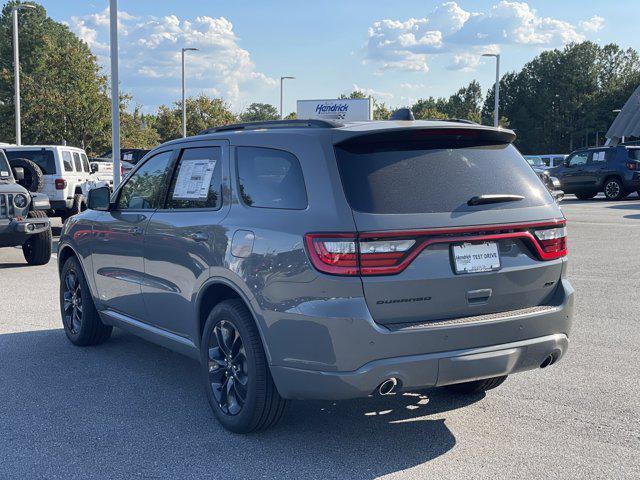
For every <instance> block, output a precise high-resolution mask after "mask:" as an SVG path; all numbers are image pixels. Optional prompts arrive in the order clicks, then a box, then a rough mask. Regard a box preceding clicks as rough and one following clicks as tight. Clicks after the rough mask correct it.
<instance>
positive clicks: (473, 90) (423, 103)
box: [411, 80, 482, 122]
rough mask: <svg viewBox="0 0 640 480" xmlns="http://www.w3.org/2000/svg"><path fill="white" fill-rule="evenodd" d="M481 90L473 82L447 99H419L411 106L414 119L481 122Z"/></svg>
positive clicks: (476, 83)
mask: <svg viewBox="0 0 640 480" xmlns="http://www.w3.org/2000/svg"><path fill="white" fill-rule="evenodd" d="M481 106H482V89H481V87H480V84H479V83H478V82H477V81H476V80H473V81H471V83H469V85H467V86H466V87H462V88H461V89H459V90H458V91H457V92H456V93H454V94H453V95H451V96H450V97H449V98H444V97H440V98H434V97H429V98H426V99H420V100H418V101H417V102H416V103H414V104H413V105H412V106H411V110H412V111H413V115H414V116H415V117H416V119H444V118H463V119H466V120H471V121H474V122H479V121H480V120H481V117H482V115H481V113H482V110H481Z"/></svg>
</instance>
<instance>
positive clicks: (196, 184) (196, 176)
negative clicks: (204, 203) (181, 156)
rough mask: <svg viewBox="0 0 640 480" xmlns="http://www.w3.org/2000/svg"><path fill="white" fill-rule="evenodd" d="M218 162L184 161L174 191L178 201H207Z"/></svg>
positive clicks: (209, 160) (203, 160)
mask: <svg viewBox="0 0 640 480" xmlns="http://www.w3.org/2000/svg"><path fill="white" fill-rule="evenodd" d="M216 162H217V160H211V159H202V160H197V159H194V160H183V161H182V162H181V163H180V171H179V172H178V178H177V179H176V186H175V188H174V189H173V198H174V199H176V200H205V199H206V198H207V196H208V195H209V184H210V183H211V177H212V176H213V170H214V169H215V168H216Z"/></svg>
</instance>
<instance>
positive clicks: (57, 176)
mask: <svg viewBox="0 0 640 480" xmlns="http://www.w3.org/2000/svg"><path fill="white" fill-rule="evenodd" d="M2 148H3V150H4V152H5V153H6V155H7V158H8V159H9V163H10V164H11V166H12V167H20V168H22V169H23V170H24V179H23V180H22V181H21V184H22V185H23V186H24V187H25V188H26V189H27V190H29V191H30V192H42V193H44V194H45V195H47V197H49V202H50V204H51V211H50V212H49V214H50V215H51V216H58V217H61V218H62V219H63V220H66V219H67V218H69V217H70V216H72V215H76V214H78V213H80V212H81V211H83V210H84V209H85V208H86V195H87V192H88V190H90V189H91V188H95V187H96V186H102V185H104V184H105V183H104V182H102V183H101V182H100V181H99V180H97V179H96V178H94V177H92V175H91V168H90V166H89V159H88V158H87V154H86V153H85V151H84V150H82V149H81V148H75V147H69V146H60V145H21V146H15V145H14V146H5V147H2Z"/></svg>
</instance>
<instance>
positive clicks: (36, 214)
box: [22, 211, 51, 265]
mask: <svg viewBox="0 0 640 480" xmlns="http://www.w3.org/2000/svg"><path fill="white" fill-rule="evenodd" d="M28 216H29V218H47V214H46V213H45V212H40V211H31V212H29V214H28ZM22 254H23V255H24V259H25V260H26V261H27V263H28V264H29V265H46V264H47V263H49V260H51V227H49V228H48V229H47V230H46V231H44V232H41V233H37V234H35V235H30V236H29V239H28V240H27V241H26V242H25V243H24V244H23V245H22Z"/></svg>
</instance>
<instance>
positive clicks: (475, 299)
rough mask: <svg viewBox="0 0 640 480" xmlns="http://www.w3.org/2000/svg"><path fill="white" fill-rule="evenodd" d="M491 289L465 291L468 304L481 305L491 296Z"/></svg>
mask: <svg viewBox="0 0 640 480" xmlns="http://www.w3.org/2000/svg"><path fill="white" fill-rule="evenodd" d="M491 293H492V292H491V289H490V288H483V289H481V290H469V291H468V292H467V303H468V304H469V305H482V304H485V303H487V302H488V301H489V298H490V297H491Z"/></svg>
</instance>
